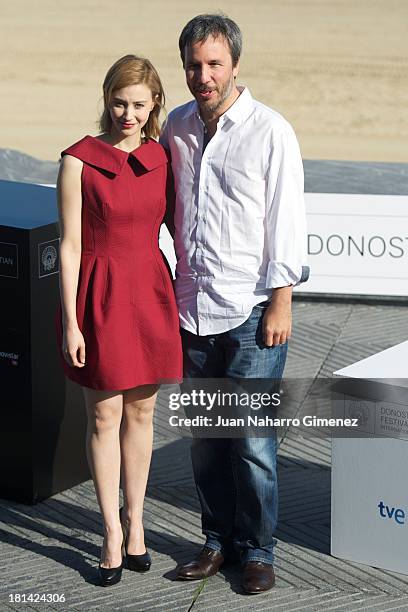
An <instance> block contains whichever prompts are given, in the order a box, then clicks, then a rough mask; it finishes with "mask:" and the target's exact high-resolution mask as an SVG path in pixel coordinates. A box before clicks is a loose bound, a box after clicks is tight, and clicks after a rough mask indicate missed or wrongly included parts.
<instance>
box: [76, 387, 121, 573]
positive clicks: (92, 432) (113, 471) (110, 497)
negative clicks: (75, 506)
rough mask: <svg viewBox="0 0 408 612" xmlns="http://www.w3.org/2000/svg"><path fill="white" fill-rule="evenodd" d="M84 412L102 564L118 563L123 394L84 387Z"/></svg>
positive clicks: (119, 558) (119, 556)
mask: <svg viewBox="0 0 408 612" xmlns="http://www.w3.org/2000/svg"><path fill="white" fill-rule="evenodd" d="M84 395H85V402H86V408H87V414H88V429H87V443H86V451H87V457H88V463H89V467H90V469H91V473H92V478H93V481H94V485H95V491H96V496H97V499H98V503H99V507H100V509H101V513H102V519H103V526H104V535H105V538H104V546H103V549H102V554H101V566H102V567H107V568H110V567H118V566H119V565H120V564H121V563H122V551H121V545H122V539H123V536H122V528H121V525H120V520H119V485H120V438H119V430H120V423H121V419H122V410H123V394H122V393H118V392H113V391H112V392H107V391H95V390H93V389H87V388H84Z"/></svg>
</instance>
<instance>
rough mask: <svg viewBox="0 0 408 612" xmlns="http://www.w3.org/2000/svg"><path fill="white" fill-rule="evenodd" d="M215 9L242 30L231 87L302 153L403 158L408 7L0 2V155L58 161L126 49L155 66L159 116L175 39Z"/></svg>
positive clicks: (362, 2) (178, 78) (174, 74)
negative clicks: (240, 88)
mask: <svg viewBox="0 0 408 612" xmlns="http://www.w3.org/2000/svg"><path fill="white" fill-rule="evenodd" d="M219 9H222V10H223V11H224V12H226V13H227V14H228V15H229V16H230V17H232V18H233V19H235V20H236V21H237V23H238V24H239V25H240V27H241V28H242V31H243V34H244V54H243V57H242V62H241V70H240V75H239V79H238V81H239V83H241V84H246V85H248V86H249V88H250V90H251V92H252V94H253V96H254V97H256V98H258V99H259V100H261V101H263V102H264V103H266V104H268V105H269V106H272V107H273V108H275V109H276V110H278V111H279V112H281V113H282V114H283V115H284V116H285V117H286V118H287V119H288V120H289V121H290V122H291V123H292V124H293V126H294V128H295V130H296V132H297V134H298V137H299V140H300V144H301V149H302V153H303V156H304V157H305V158H308V159H347V160H366V161H388V162H389V161H393V162H408V111H407V108H408V78H407V77H408V70H407V69H408V36H407V24H408V2H407V1H406V0H352V1H351V0H276V1H275V0H271V1H266V0H254V1H252V2H248V1H247V2H244V1H242V0H235V1H234V2H232V1H224V2H223V3H222V4H221V6H220V5H214V4H213V3H210V2H200V3H195V4H194V3H191V2H187V0H172V1H168V2H166V1H165V0H160V1H158V0H149V2H146V1H144V2H137V1H135V0H121V2H113V1H112V0H110V1H109V2H106V1H105V0H70V1H69V2H55V0H14V2H13V3H11V2H8V3H6V2H2V6H1V8H0V24H1V25H0V70H1V75H2V95H1V96H0V135H1V136H0V148H12V149H18V150H20V151H23V152H25V153H29V154H31V155H34V156H36V157H39V158H41V159H49V160H56V159H58V157H59V152H60V151H61V149H63V148H64V147H66V146H67V145H69V144H71V143H72V142H74V141H75V140H77V139H79V138H81V137H82V136H83V135H84V134H87V133H90V134H95V133H97V128H96V120H97V117H98V100H100V97H101V83H102V80H103V78H104V75H105V72H106V70H107V68H108V67H109V66H110V65H111V64H112V63H113V61H115V60H116V59H117V58H118V57H120V56H121V55H124V54H125V53H139V54H142V55H145V56H147V57H149V59H151V61H152V62H153V63H154V64H155V66H156V67H157V69H158V70H159V73H160V75H161V77H162V79H163V82H164V85H165V89H166V93H167V100H168V102H167V108H168V110H170V109H171V108H173V107H174V106H176V105H178V104H180V103H183V102H185V101H186V100H188V99H189V98H190V95H189V92H188V90H187V88H186V86H185V82H184V74H183V71H182V67H181V63H180V59H179V55H178V47H177V40H178V35H179V33H180V30H181V28H182V27H183V25H184V24H185V23H186V22H187V21H188V19H190V18H191V17H192V16H194V15H195V14H198V13H202V12H214V11H217V10H219ZM99 108H100V106H99Z"/></svg>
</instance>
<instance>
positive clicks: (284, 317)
mask: <svg viewBox="0 0 408 612" xmlns="http://www.w3.org/2000/svg"><path fill="white" fill-rule="evenodd" d="M291 334H292V286H289V287H278V288H276V289H274V290H273V293H272V300H271V303H270V306H268V308H267V309H266V311H265V314H264V318H263V340H264V343H265V344H266V346H278V345H279V344H285V342H286V341H287V340H289V338H290V336H291Z"/></svg>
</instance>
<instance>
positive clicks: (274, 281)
mask: <svg viewBox="0 0 408 612" xmlns="http://www.w3.org/2000/svg"><path fill="white" fill-rule="evenodd" d="M266 240H267V252H268V257H269V260H268V267H267V273H266V287H267V288H276V287H284V286H288V285H298V284H300V283H302V282H305V280H307V278H308V276H309V268H308V266H307V262H306V261H307V260H306V257H307V230H306V211H305V200H304V176H303V164H302V158H301V155H300V150H299V144H298V142H297V139H296V136H295V133H294V131H293V129H292V127H291V126H290V125H289V123H287V122H285V124H284V126H283V129H281V130H279V132H278V133H276V132H275V134H274V136H273V143H272V149H271V152H270V156H269V161H268V169H267V176H266Z"/></svg>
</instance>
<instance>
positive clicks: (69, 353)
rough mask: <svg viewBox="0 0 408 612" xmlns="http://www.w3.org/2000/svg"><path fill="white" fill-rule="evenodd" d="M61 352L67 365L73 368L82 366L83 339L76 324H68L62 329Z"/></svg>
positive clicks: (83, 362) (83, 355)
mask: <svg viewBox="0 0 408 612" xmlns="http://www.w3.org/2000/svg"><path fill="white" fill-rule="evenodd" d="M62 352H63V355H64V358H65V361H66V362H67V363H68V365H69V366H71V367H74V368H83V367H84V365H85V340H84V337H83V335H82V333H81V331H80V329H79V327H78V326H69V327H68V328H67V329H64V335H63V341H62Z"/></svg>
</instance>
